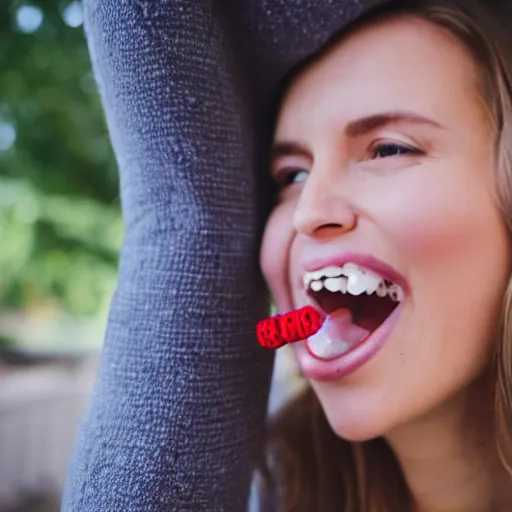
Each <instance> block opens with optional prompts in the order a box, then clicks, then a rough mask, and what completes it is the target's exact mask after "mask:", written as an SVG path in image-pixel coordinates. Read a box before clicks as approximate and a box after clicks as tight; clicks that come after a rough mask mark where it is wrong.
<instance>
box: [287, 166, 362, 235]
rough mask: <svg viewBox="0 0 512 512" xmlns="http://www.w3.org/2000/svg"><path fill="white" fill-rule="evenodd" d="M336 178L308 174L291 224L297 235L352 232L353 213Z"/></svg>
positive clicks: (355, 221) (355, 216)
mask: <svg viewBox="0 0 512 512" xmlns="http://www.w3.org/2000/svg"><path fill="white" fill-rule="evenodd" d="M344 188H345V187H344V186H343V183H341V182H340V179H339V177H333V176H332V173H327V172H326V173H322V172H316V173H315V172H314V171H313V170H312V171H311V172H310V175H309V177H308V179H307V180H306V182H305V183H304V186H303V188H302V191H301V194H300V198H299V200H298V202H297V206H296V208H295V212H294V217H293V223H294V228H295V230H296V231H297V232H298V233H302V234H304V235H307V236H319V235H320V234H326V233H330V234H331V235H337V234H342V233H346V232H349V231H351V230H353V229H354V227H355V226H356V223H357V215H356V211H355V209H354V207H353V204H352V203H351V201H350V200H349V199H348V197H347V190H346V188H345V191H344Z"/></svg>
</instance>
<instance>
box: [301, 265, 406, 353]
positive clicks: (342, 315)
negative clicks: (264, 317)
mask: <svg viewBox="0 0 512 512" xmlns="http://www.w3.org/2000/svg"><path fill="white" fill-rule="evenodd" d="M304 288H305V290H306V292H307V294H308V296H309V297H310V298H311V299H312V300H313V301H314V303H315V304H316V306H317V307H318V308H319V309H320V310H322V311H323V312H324V313H325V315H326V316H327V319H328V321H329V320H330V324H329V325H330V328H329V330H328V332H323V333H320V335H319V336H315V338H314V341H313V340H312V341H311V342H310V343H309V348H310V350H311V352H312V353H313V355H315V356H317V357H320V358H331V357H337V356H339V355H343V354H344V353H345V352H347V351H349V350H350V349H351V348H353V347H354V346H355V345H357V344H358V343H360V342H362V341H363V340H364V339H365V338H367V337H368V336H370V335H371V334H372V333H373V332H374V331H375V330H376V329H378V328H379V327H380V325H382V324H383V323H384V322H385V321H386V319H387V318H388V317H389V316H390V315H391V313H392V312H393V311H394V310H395V309H396V308H397V307H398V305H399V303H400V302H402V301H403V299H404V291H403V289H402V287H401V286H400V285H398V284H397V283H393V282H391V281H388V280H386V279H384V278H383V277H382V276H380V275H378V274H376V273H375V272H373V271H370V270H368V269H365V268H362V267H360V266H358V265H356V264H354V263H346V264H345V265H343V266H342V267H337V266H331V267H326V268H324V269H320V270H317V271H315V272H309V273H307V274H306V275H305V276H304Z"/></svg>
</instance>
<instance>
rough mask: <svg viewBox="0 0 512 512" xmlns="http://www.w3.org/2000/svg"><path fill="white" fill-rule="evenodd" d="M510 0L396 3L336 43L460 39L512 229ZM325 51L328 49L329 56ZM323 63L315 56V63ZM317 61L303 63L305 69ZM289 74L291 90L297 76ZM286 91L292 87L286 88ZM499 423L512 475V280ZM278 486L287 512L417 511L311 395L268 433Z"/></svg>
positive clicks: (399, 481) (372, 454) (395, 478)
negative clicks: (490, 131) (424, 30)
mask: <svg viewBox="0 0 512 512" xmlns="http://www.w3.org/2000/svg"><path fill="white" fill-rule="evenodd" d="M507 3H509V2H507V1H506V0H500V1H496V0H494V1H493V0H486V1H485V5H484V3H483V2H480V1H478V0H418V1H400V2H391V3H390V4H388V5H386V6H385V7H384V8H382V9H378V10H375V11H373V12H370V13H369V14H368V15H366V16H364V17H363V18H361V19H360V20H358V21H357V22H356V23H354V24H352V25H351V26H350V27H349V28H348V29H345V30H344V31H342V32H341V33H340V34H339V35H338V36H337V37H336V38H335V39H333V40H332V42H331V43H330V44H331V45H332V44H336V43H337V41H338V40H339V38H340V37H344V36H345V35H346V34H347V32H348V31H352V30H355V29H357V28H358V27H360V26H361V25H363V24H365V23H368V22H371V21H372V20H375V19H376V18H377V17H380V16H389V15H393V14H398V13H410V14H414V15H417V16H420V17H422V18H424V19H426V20H429V21H430V22H432V23H434V24H436V25H439V26H442V27H444V28H445V29H447V30H449V31H450V32H451V33H452V34H453V35H455V36H456V37H457V38H459V39H460V40H461V41H462V42H463V43H464V44H465V45H466V47H467V48H468V49H469V50H470V52H471V54H472V55H473V57H474V59H475V62H476V64H477V67H478V69H479V71H480V76H479V78H480V89H481V95H482V99H483V101H484V104H485V106H486V108H487V109H488V112H489V115H490V118H491V121H492V123H493V125H494V128H495V137H496V139H495V156H496V158H495V160H496V167H497V176H496V184H497V196H498V200H499V204H500V206H501V208H502V211H503V214H504V218H505V221H506V222H507V224H508V226H509V229H511V230H512V36H510V35H509V32H508V30H507V27H506V24H507V23H510V22H512V9H511V8H510V7H508V6H507ZM323 51H325V48H324V49H323ZM315 57H316V56H312V59H314V58H315ZM309 62H310V60H308V61H307V62H305V63H303V64H302V67H301V68H299V71H300V69H302V68H303V67H304V65H307V64H308V63H309ZM296 74H297V70H295V71H294V72H293V74H292V75H290V77H289V80H287V84H289V82H290V80H292V79H293V77H294V76H296ZM285 87H286V84H285ZM492 370H493V374H494V375H495V376H496V386H495V403H494V424H495V431H496V440H497V447H498V451H499V454H500V457H501V460H502V463H503V465H504V467H505V468H506V469H507V470H508V471H509V472H510V474H511V476H512V278H511V280H510V282H509V285H508V288H507V291H506V294H505V297H504V301H503V310H502V315H501V322H500V325H499V326H498V337H497V342H496V350H495V357H494V358H493V361H492ZM268 446H269V453H270V454H271V460H272V461H273V464H272V466H273V470H272V471H271V473H272V477H273V478H272V479H271V481H272V482H273V484H272V485H273V486H274V488H275V489H278V490H280V492H279V493H278V494H279V502H280V508H279V510H282V511H285V512H313V511H315V512H317V511H318V512H320V511H321V512H331V511H332V512H339V511H340V510H343V511H344V512H390V511H393V512H398V511H403V510H407V509H408V508H409V506H410V500H411V497H410V493H409V490H408V488H407V485H406V483H405V480H404V477H403V474H402V472H401V469H400V466H399V464H398V462H397V460H396V458H395V456H394V454H393V452H392V450H391V448H390V447H389V445H388V444H387V442H386V441H385V440H384V439H383V438H378V439H374V440H371V441H367V442H363V443H349V442H347V441H344V440H343V439H341V438H339V437H338V436H336V434H335V433H334V432H333V431H332V430H331V428H330V426H329V424H328V422H327V419H326V417H325V415H324V413H323V410H322V408H321V406H320V403H319V401H318V399H317V398H316V396H315V394H314V393H313V391H312V390H311V389H310V388H307V389H306V390H305V391H304V392H303V393H302V394H300V395H299V396H298V397H296V398H295V399H294V400H293V401H291V402H290V403H289V404H288V405H287V406H286V407H285V408H284V409H283V410H282V411H281V412H280V414H279V415H278V416H277V417H276V418H274V419H273V421H272V423H271V424H270V426H269V436H268Z"/></svg>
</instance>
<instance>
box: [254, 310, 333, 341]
mask: <svg viewBox="0 0 512 512" xmlns="http://www.w3.org/2000/svg"><path fill="white" fill-rule="evenodd" d="M322 323H323V318H322V315H321V314H320V313H319V312H318V311H317V310H316V309H315V308H313V307H312V306H304V307H303V308H301V309H297V310H295V311H290V312H289V313H285V314H284V315H276V316H273V317H270V318H265V319H264V320H261V321H260V322H258V325H257V326H256V334H257V336H258V342H259V344H260V345H261V346H262V347H264V348H279V347H282V346H284V345H286V344H288V343H294V342H296V341H301V340H305V339H306V338H309V337H310V336H312V335H313V334H315V333H316V332H317V331H318V329H320V326H321V325H322Z"/></svg>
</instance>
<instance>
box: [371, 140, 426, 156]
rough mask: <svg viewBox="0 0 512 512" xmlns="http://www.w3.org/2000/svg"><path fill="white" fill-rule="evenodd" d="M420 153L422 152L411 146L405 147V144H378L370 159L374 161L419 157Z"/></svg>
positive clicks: (373, 149)
mask: <svg viewBox="0 0 512 512" xmlns="http://www.w3.org/2000/svg"><path fill="white" fill-rule="evenodd" d="M420 153H421V151H420V150H419V149H416V148H412V147H410V146H404V145H403V144H397V143H396V142H386V143H383V144H378V145H377V146H376V147H374V148H372V150H371V151H370V157H371V158H372V159H377V158H387V157H390V156H399V155H417V154H420Z"/></svg>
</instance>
